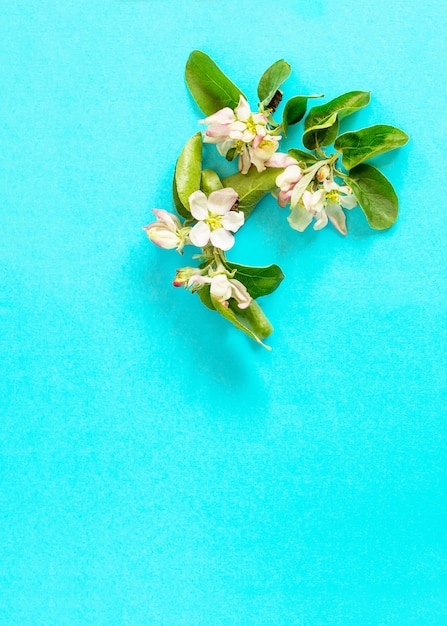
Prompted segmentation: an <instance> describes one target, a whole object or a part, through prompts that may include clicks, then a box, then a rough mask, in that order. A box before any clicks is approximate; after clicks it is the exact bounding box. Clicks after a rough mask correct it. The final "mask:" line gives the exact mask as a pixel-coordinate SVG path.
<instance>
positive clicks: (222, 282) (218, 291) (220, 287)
mask: <svg viewBox="0 0 447 626" xmlns="http://www.w3.org/2000/svg"><path fill="white" fill-rule="evenodd" d="M210 291H211V295H212V296H213V297H214V298H216V300H219V301H220V302H222V301H224V300H228V298H231V285H230V282H229V280H228V278H227V276H225V274H218V275H217V276H213V278H212V279H211V289H210Z"/></svg>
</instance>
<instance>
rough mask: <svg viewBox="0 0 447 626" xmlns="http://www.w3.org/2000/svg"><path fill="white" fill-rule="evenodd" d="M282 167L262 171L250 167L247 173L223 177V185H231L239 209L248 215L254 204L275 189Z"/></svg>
mask: <svg viewBox="0 0 447 626" xmlns="http://www.w3.org/2000/svg"><path fill="white" fill-rule="evenodd" d="M283 171H284V170H283V168H274V167H268V168H267V169H266V170H264V171H263V172H258V170H257V169H256V168H255V167H251V168H250V169H249V170H248V172H247V174H241V173H240V172H238V173H237V174H233V175H232V176H228V177H227V178H224V179H223V181H222V183H223V186H224V187H232V188H233V189H234V190H235V191H236V192H237V194H238V195H239V206H238V209H239V211H243V213H244V215H245V217H248V216H249V215H250V213H251V212H252V211H253V209H254V208H255V206H256V205H257V204H258V202H260V201H261V200H262V198H263V197H264V196H265V195H266V194H268V193H269V192H270V191H273V190H274V189H276V178H277V177H278V176H279V175H280V174H281V172H283Z"/></svg>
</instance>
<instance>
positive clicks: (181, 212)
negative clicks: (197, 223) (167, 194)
mask: <svg viewBox="0 0 447 626" xmlns="http://www.w3.org/2000/svg"><path fill="white" fill-rule="evenodd" d="M172 198H173V200H174V206H175V209H176V211H177V213H178V214H179V215H181V216H182V217H185V218H186V219H188V218H190V217H191V213H190V212H189V210H188V209H186V208H185V207H184V206H183V204H182V203H181V201H180V198H179V197H178V192H177V185H176V184H175V175H174V178H173V179H172Z"/></svg>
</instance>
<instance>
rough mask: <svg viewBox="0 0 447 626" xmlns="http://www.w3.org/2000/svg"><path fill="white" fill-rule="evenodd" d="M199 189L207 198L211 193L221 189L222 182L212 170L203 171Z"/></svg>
mask: <svg viewBox="0 0 447 626" xmlns="http://www.w3.org/2000/svg"><path fill="white" fill-rule="evenodd" d="M200 188H201V190H202V191H203V193H204V194H206V195H207V196H209V194H210V193H211V192H212V191H217V190H218V189H222V188H223V185H222V181H221V180H220V178H219V176H218V175H217V174H216V172H215V171H214V170H203V172H202V182H201V184H200Z"/></svg>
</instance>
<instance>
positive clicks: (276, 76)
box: [258, 59, 292, 107]
mask: <svg viewBox="0 0 447 626" xmlns="http://www.w3.org/2000/svg"><path fill="white" fill-rule="evenodd" d="M291 71H292V68H291V67H290V65H289V64H288V63H287V62H286V61H284V59H281V60H279V61H276V62H275V63H273V65H271V66H270V67H269V68H268V69H266V70H265V72H264V74H263V75H262V76H261V80H260V81H259V85H258V97H259V102H260V104H261V105H262V106H265V107H268V105H269V104H270V102H271V101H272V100H273V97H274V95H275V94H276V92H277V91H278V89H279V87H280V86H281V85H282V84H283V82H284V81H285V80H287V79H288V78H289V76H290V72H291Z"/></svg>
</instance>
